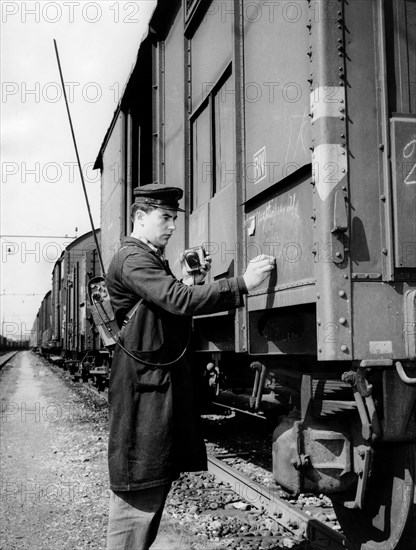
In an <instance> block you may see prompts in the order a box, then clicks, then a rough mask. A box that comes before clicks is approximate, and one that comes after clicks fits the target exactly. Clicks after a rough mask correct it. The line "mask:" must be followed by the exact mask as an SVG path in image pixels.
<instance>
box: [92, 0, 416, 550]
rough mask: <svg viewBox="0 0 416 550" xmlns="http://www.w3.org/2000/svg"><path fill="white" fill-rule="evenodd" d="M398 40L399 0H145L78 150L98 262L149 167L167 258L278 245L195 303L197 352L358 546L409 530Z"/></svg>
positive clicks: (405, 158)
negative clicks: (208, 309) (112, 86)
mask: <svg viewBox="0 0 416 550" xmlns="http://www.w3.org/2000/svg"><path fill="white" fill-rule="evenodd" d="M415 42H416V3H415V1H414V0H403V1H399V0H349V1H346V0H328V1H326V0H310V1H306V0H297V1H279V2H277V1H276V2H275V1H240V0H235V1H231V0H213V1H208V0H206V1H205V0H184V1H182V2H180V1H174V0H169V1H159V2H158V4H157V6H156V8H155V11H154V14H153V16H152V19H151V21H150V25H149V32H148V34H147V36H146V37H145V39H144V40H143V41H142V43H141V46H140V49H139V52H138V56H137V62H136V65H135V68H134V70H133V72H132V74H131V76H130V78H129V81H128V84H127V86H126V88H125V92H124V94H123V97H122V99H121V101H120V104H119V106H118V108H117V110H116V112H115V113H114V117H113V120H112V122H111V125H110V127H109V129H108V132H107V135H106V136H105V138H104V141H103V144H102V147H101V149H100V152H99V155H98V158H97V161H96V168H99V169H100V170H101V176H102V219H101V227H102V228H103V229H102V254H103V260H104V264H105V266H106V267H107V266H108V263H109V261H110V259H111V257H112V256H113V254H114V252H116V251H117V249H118V247H119V246H120V243H121V242H122V238H123V236H124V235H125V234H128V233H129V232H130V230H131V222H130V219H129V213H130V206H131V203H132V200H133V192H132V190H133V188H134V187H136V186H140V185H144V184H147V183H150V182H154V181H157V182H159V183H162V184H166V185H171V186H177V187H181V188H182V189H184V197H185V207H186V210H187V214H186V215H183V216H182V217H179V220H178V228H177V231H176V233H175V235H174V237H172V239H171V242H170V244H169V247H168V248H169V249H170V250H169V254H170V264H171V266H174V269H175V265H176V268H177V267H178V265H177V261H176V259H177V257H178V255H179V252H180V251H181V250H183V249H184V248H187V247H190V246H197V245H200V244H204V246H205V247H206V249H207V251H208V252H209V254H210V255H211V257H212V270H211V272H210V276H209V277H210V280H217V279H219V278H223V277H231V276H234V275H237V274H241V273H242V272H243V270H244V268H245V265H246V263H247V262H248V260H249V259H250V258H252V257H254V256H257V255H258V254H260V253H266V254H273V255H274V256H276V258H277V270H276V273H275V275H274V276H273V277H272V278H271V280H270V281H268V282H267V284H266V283H265V284H264V285H263V287H261V288H260V289H257V290H256V291H255V292H252V293H250V294H249V295H248V297H247V299H246V305H245V307H244V308H241V309H240V310H238V311H237V312H228V313H223V314H217V315H211V316H201V317H197V318H195V319H194V330H195V337H196V342H197V358H198V359H197V362H198V364H199V365H200V366H202V367H204V368H206V369H207V378H209V380H210V386H211V388H214V389H215V394H216V395H218V396H221V394H222V390H228V392H229V391H230V390H236V389H239V392H240V396H239V399H240V401H244V395H243V397H242V396H241V392H243V394H244V388H245V393H246V399H245V401H246V403H247V406H249V407H251V410H252V411H254V412H258V413H259V414H261V413H262V412H264V411H266V410H267V411H268V414H269V415H270V414H271V415H272V417H273V414H275V426H276V428H275V430H274V434H273V445H272V453H273V463H274V474H275V478H276V481H277V482H278V483H280V484H281V485H283V486H285V487H286V488H288V489H289V490H291V491H293V492H294V493H299V492H301V491H308V492H316V493H325V494H328V495H329V496H330V497H331V498H332V499H333V502H334V506H335V507H336V510H337V515H338V518H339V521H340V523H341V525H342V528H343V529H344V531H345V533H346V534H347V536H348V538H349V539H350V541H351V544H352V546H353V547H354V548H357V549H386V550H387V549H409V548H410V547H412V545H413V544H414V536H415V535H416V531H415V529H416V493H415V475H416V405H415V404H416V363H415V358H416V344H415V342H416V330H415V327H416V324H415V323H416V216H415V211H416V164H415V163H416V120H415V118H416V117H415V112H416V93H415V92H416V51H415ZM175 262H176V264H175ZM177 272H178V271H177ZM273 411H275V413H273Z"/></svg>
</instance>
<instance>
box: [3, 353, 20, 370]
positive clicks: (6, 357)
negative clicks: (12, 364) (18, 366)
mask: <svg viewBox="0 0 416 550" xmlns="http://www.w3.org/2000/svg"><path fill="white" fill-rule="evenodd" d="M16 353H18V352H17V351H10V352H8V353H5V354H4V355H1V356H0V369H2V368H3V367H4V365H5V364H6V363H8V362H9V361H10V359H12V358H13V357H14V356H15V355H16Z"/></svg>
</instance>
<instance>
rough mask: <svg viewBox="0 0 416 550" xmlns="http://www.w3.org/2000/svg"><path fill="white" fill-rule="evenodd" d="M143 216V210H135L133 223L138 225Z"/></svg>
mask: <svg viewBox="0 0 416 550" xmlns="http://www.w3.org/2000/svg"><path fill="white" fill-rule="evenodd" d="M144 214H145V213H144V212H143V210H137V212H136V215H135V219H134V221H135V222H137V223H140V222H141V221H142V219H143V216H144Z"/></svg>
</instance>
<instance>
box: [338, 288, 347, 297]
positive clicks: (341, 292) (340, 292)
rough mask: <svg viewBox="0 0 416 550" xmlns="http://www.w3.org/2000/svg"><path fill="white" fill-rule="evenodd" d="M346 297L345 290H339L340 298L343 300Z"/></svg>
mask: <svg viewBox="0 0 416 550" xmlns="http://www.w3.org/2000/svg"><path fill="white" fill-rule="evenodd" d="M345 295H346V294H345V290H338V296H341V298H343V297H344V296H345Z"/></svg>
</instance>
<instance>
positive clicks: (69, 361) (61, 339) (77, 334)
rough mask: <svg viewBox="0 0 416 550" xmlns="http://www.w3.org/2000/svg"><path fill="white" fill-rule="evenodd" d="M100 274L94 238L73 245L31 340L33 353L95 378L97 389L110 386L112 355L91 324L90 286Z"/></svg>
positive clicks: (54, 275)
mask: <svg viewBox="0 0 416 550" xmlns="http://www.w3.org/2000/svg"><path fill="white" fill-rule="evenodd" d="M99 239H100V231H99V230H98V231H97V241H98V242H99ZM100 274H101V270H100V263H99V259H98V254H97V248H96V245H95V240H94V237H93V234H92V232H90V233H87V234H85V235H82V236H81V237H78V238H77V239H75V240H74V241H73V242H72V243H71V244H70V245H69V246H67V247H66V248H65V250H64V251H63V252H62V254H61V256H60V258H59V259H58V260H57V261H56V262H55V265H54V268H53V271H52V287H51V290H50V291H49V292H48V293H47V294H46V295H45V297H44V298H43V300H42V303H41V306H40V308H39V311H38V313H37V316H36V319H35V322H34V324H33V328H32V331H31V335H30V345H31V347H32V348H34V349H36V350H37V351H38V352H39V353H40V354H42V355H44V356H46V357H48V358H49V359H50V360H51V361H52V362H54V363H55V364H57V365H59V366H62V367H64V368H66V369H68V370H69V371H70V372H71V373H72V374H74V375H76V376H79V377H80V378H82V379H84V380H88V379H89V378H91V379H92V380H93V381H94V382H95V383H96V385H97V386H98V387H99V388H101V387H103V386H104V385H105V384H106V383H107V379H108V372H109V352H108V351H107V350H106V349H104V348H103V345H102V342H101V339H100V337H99V333H98V331H97V328H96V326H95V325H94V322H93V317H92V313H91V308H90V304H89V301H88V296H87V285H88V281H89V280H90V279H91V278H93V277H96V276H99V275H100Z"/></svg>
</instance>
